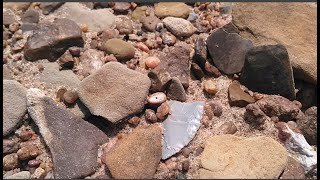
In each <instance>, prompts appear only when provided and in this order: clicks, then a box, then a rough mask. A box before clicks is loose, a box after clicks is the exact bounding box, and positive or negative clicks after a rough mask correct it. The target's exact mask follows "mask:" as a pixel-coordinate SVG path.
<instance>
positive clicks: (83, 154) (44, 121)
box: [27, 88, 108, 179]
mask: <svg viewBox="0 0 320 180" xmlns="http://www.w3.org/2000/svg"><path fill="white" fill-rule="evenodd" d="M27 107H28V112H29V114H30V116H31V118H32V119H33V120H34V121H35V123H36V124H37V126H38V128H39V130H40V133H41V135H42V137H43V139H44V140H45V143H46V144H47V146H48V147H49V149H50V152H51V154H52V158H53V165H54V167H53V168H54V171H53V172H54V176H55V178H58V179H59V178H66V179H71V178H82V177H85V176H87V175H89V174H91V173H93V172H94V169H95V168H97V167H98V162H97V156H98V146H99V145H101V144H104V143H106V142H107V141H108V137H107V136H106V135H105V134H104V133H103V132H102V131H100V130H99V129H98V128H97V127H95V126H94V125H92V124H90V123H88V122H86V121H84V120H83V119H81V118H79V117H77V116H75V115H74V114H72V113H70V112H69V111H67V110H66V109H63V108H62V107H59V106H57V104H56V103H55V102H54V101H53V100H52V99H51V98H49V97H45V96H44V94H43V92H41V91H40V90H39V89H34V88H31V89H29V90H28V91H27Z"/></svg>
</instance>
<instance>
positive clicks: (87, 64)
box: [78, 49, 104, 77]
mask: <svg viewBox="0 0 320 180" xmlns="http://www.w3.org/2000/svg"><path fill="white" fill-rule="evenodd" d="M103 58H104V53H103V52H102V51H99V50H96V49H87V50H86V51H85V52H83V53H82V54H81V56H80V61H81V64H82V69H81V70H79V72H78V73H79V74H81V75H83V76H84V77H87V76H89V75H90V74H92V73H94V72H96V71H97V70H99V69H100V68H101V67H102V66H103Z"/></svg>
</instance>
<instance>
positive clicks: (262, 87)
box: [240, 45, 296, 100]
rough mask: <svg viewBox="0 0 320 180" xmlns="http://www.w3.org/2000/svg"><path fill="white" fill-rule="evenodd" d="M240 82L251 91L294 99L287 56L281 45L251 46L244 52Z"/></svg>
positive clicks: (293, 88)
mask: <svg viewBox="0 0 320 180" xmlns="http://www.w3.org/2000/svg"><path fill="white" fill-rule="evenodd" d="M240 82H241V83H242V84H243V85H245V86H246V87H247V88H249V89H250V90H252V91H256V92H260V93H265V94H273V95H281V96H284V97H286V98H288V99H290V100H294V99H295V97H296V96H295V87H294V80H293V73H292V68H291V64H290V61H289V56H288V53H287V50H286V48H285V47H284V46H283V45H267V46H257V47H254V48H252V49H251V50H250V51H248V53H247V54H246V58H245V62H244V67H243V69H242V72H241V77H240Z"/></svg>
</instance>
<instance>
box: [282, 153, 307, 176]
mask: <svg viewBox="0 0 320 180" xmlns="http://www.w3.org/2000/svg"><path fill="white" fill-rule="evenodd" d="M280 179H306V176H305V174H304V169H303V167H302V166H301V164H300V163H299V162H298V161H296V160H295V159H293V158H292V157H290V156H289V157H288V163H287V166H286V168H285V169H284V171H283V174H282V175H281V177H280Z"/></svg>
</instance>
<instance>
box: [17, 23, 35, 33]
mask: <svg viewBox="0 0 320 180" xmlns="http://www.w3.org/2000/svg"><path fill="white" fill-rule="evenodd" d="M38 28H39V26H38V25H37V24H35V23H22V25H21V30H22V32H23V33H25V32H28V31H35V30H37V29H38Z"/></svg>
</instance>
